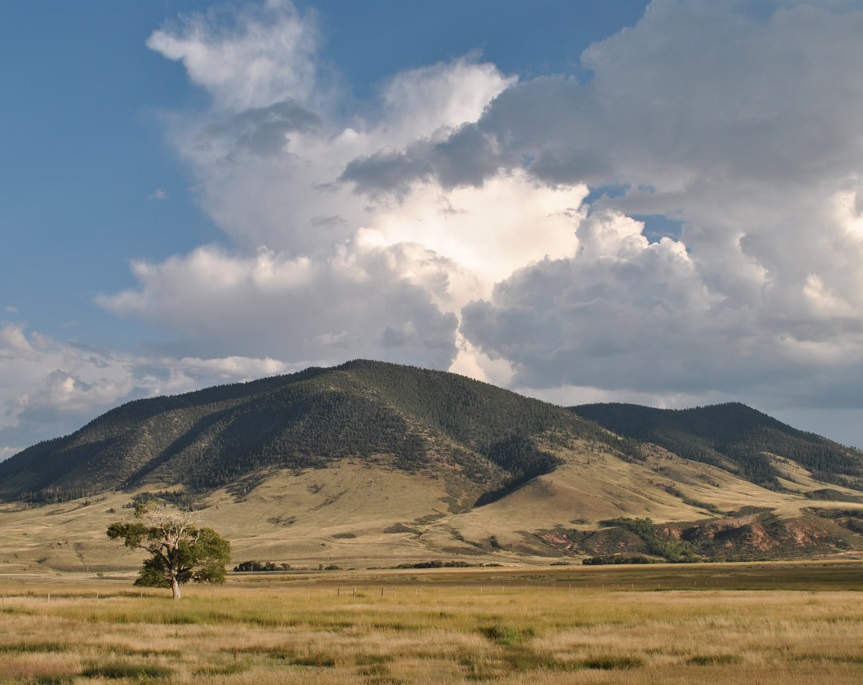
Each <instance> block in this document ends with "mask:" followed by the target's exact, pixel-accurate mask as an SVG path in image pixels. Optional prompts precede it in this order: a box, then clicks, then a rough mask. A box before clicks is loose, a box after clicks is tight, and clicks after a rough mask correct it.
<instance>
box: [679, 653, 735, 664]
mask: <svg viewBox="0 0 863 685" xmlns="http://www.w3.org/2000/svg"><path fill="white" fill-rule="evenodd" d="M741 661H743V659H741V658H740V657H739V656H738V655H736V654H698V655H696V656H691V657H689V658H688V659H687V660H686V663H687V664H691V665H692V666H728V665H730V664H739V663H740V662H741Z"/></svg>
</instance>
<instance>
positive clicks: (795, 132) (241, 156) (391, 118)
mask: <svg viewBox="0 0 863 685" xmlns="http://www.w3.org/2000/svg"><path fill="white" fill-rule="evenodd" d="M861 32H863V10H861V9H860V7H859V3H856V2H851V1H848V2H844V1H842V0H836V2H831V3H824V2H807V1H804V0H789V1H785V0H775V2H771V1H769V0H768V2H758V3H752V2H746V1H743V0H693V1H692V2H686V3H681V2H678V1H677V0H653V2H651V3H650V5H649V7H648V8H647V11H646V12H645V15H644V17H643V18H642V19H641V20H640V21H639V22H638V23H637V24H636V25H635V26H633V27H631V28H629V29H627V30H625V31H622V32H620V33H618V34H616V35H614V36H611V37H609V38H608V39H606V40H603V41H600V42H598V43H595V44H594V45H593V46H591V47H590V48H589V49H588V50H587V51H586V52H585V53H584V55H583V56H582V64H581V69H580V70H579V73H578V74H577V75H575V74H561V75H550V76H544V77H540V78H533V79H530V80H519V79H518V78H515V77H512V76H509V75H505V74H502V73H501V72H500V71H499V70H498V69H497V68H496V67H495V66H494V65H491V64H488V63H484V62H482V60H481V58H480V57H479V56H477V55H468V56H465V57H464V58H462V59H458V60H455V61H453V62H449V63H442V64H435V65H430V66H428V67H424V68H421V69H414V70H411V71H408V72H404V73H399V74H395V75H394V76H393V77H392V78H391V79H390V80H389V81H388V82H386V83H384V84H382V86H381V87H380V89H379V91H378V93H377V99H376V100H375V101H374V102H371V103H363V107H362V108H360V111H361V113H357V114H353V115H351V114H346V112H347V111H349V109H350V108H349V107H348V106H346V104H345V103H349V102H351V103H352V101H350V99H349V98H348V96H347V95H346V94H344V93H341V92H340V91H339V89H338V78H335V77H333V75H332V74H323V71H322V67H321V60H320V58H319V56H318V51H319V50H320V46H321V37H320V32H319V31H318V28H317V26H316V24H315V22H314V20H313V19H312V18H310V17H309V16H304V15H302V14H301V13H300V12H298V11H297V10H296V9H295V8H294V7H293V6H292V5H291V4H290V3H288V2H286V1H275V0H270V1H268V2H264V3H263V4H261V5H254V6H249V5H244V6H243V7H242V8H241V9H240V10H239V11H238V12H237V13H236V14H234V15H227V14H218V13H212V12H211V13H208V14H201V15H195V16H192V17H190V18H187V19H186V20H184V22H181V23H178V24H173V25H166V26H165V27H163V28H162V29H160V30H159V31H157V32H156V33H154V34H153V36H152V37H151V38H150V40H149V42H148V45H149V46H150V47H151V48H152V49H153V50H155V51H157V52H159V53H160V54H162V55H164V56H165V57H166V58H168V59H172V60H176V61H178V62H181V63H182V64H183V65H184V67H185V68H186V71H187V73H188V76H189V79H190V81H191V82H192V83H194V84H196V85H197V86H199V87H201V88H203V89H204V90H205V91H206V92H207V93H209V95H210V96H211V106H210V107H209V108H207V109H206V110H204V111H194V112H182V113H175V114H174V115H173V116H171V117H168V118H167V119H166V120H167V121H168V123H169V137H170V140H171V142H172V144H173V145H174V146H175V149H176V151H177V153H178V155H179V156H180V157H181V158H182V159H183V160H184V162H185V163H186V164H187V166H188V169H189V172H190V174H191V175H192V176H193V179H194V182H195V187H196V188H197V189H198V190H197V192H198V200H199V202H200V205H201V207H202V208H203V209H204V210H205V211H206V212H207V214H208V215H209V216H210V217H211V218H212V219H213V221H214V222H215V223H216V225H218V226H219V227H220V228H221V229H222V230H223V231H224V233H225V235H226V237H227V239H228V243H227V247H223V248H216V247H212V246H205V247H201V248H199V249H197V250H194V251H192V252H190V253H189V254H186V255H177V256H174V257H172V258H170V259H168V260H165V261H163V262H162V263H148V262H135V263H134V265H133V271H134V275H135V277H136V279H137V281H138V285H137V287H136V288H134V289H132V290H129V291H126V292H122V293H115V294H112V295H106V296H103V297H102V298H100V302H101V303H102V304H103V306H105V307H106V308H108V309H109V310H111V311H113V312H116V313H118V314H120V315H124V316H134V317H136V318H139V319H141V320H143V321H146V322H149V323H150V324H152V325H154V326H157V327H159V328H161V329H163V330H165V331H168V332H169V333H173V334H174V335H175V336H176V337H177V339H178V344H179V345H180V347H181V348H183V349H186V350H187V351H188V352H189V354H190V355H196V356H200V357H203V358H210V357H212V358H217V359H225V358H230V357H231V356H233V355H240V356H242V357H244V358H245V357H248V358H251V359H276V360H287V361H290V362H294V361H295V360H307V359H316V360H323V361H333V362H335V361H341V360H343V359H345V358H348V357H359V356H370V357H376V358H384V359H391V360H395V361H405V362H410V363H415V364H422V365H426V366H434V367H437V368H447V367H450V368H453V369H456V370H460V371H463V372H467V373H471V374H472V375H477V376H480V377H483V378H487V379H492V380H497V381H498V382H507V383H509V384H511V385H512V386H513V387H519V388H525V389H529V390H530V391H531V392H532V393H534V394H542V393H546V394H547V396H548V397H549V398H552V397H553V398H554V399H557V400H558V401H561V402H564V403H568V402H566V400H565V398H566V397H570V398H572V401H580V400H582V399H585V398H587V399H590V398H604V399H614V398H621V399H632V398H641V399H646V398H650V397H652V398H654V402H653V403H656V404H665V405H666V406H668V405H674V404H675V403H678V402H691V401H697V400H698V399H699V398H700V399H701V400H704V401H709V400H715V399H723V398H725V399H743V400H748V401H751V402H754V403H756V404H758V405H759V406H760V407H763V408H765V409H781V408H783V407H786V408H790V407H801V406H813V405H819V406H824V405H825V404H827V403H833V404H836V405H839V406H845V407H849V408H860V406H861V402H863V397H861V391H860V390H859V388H860V387H863V385H861V384H860V382H859V381H860V380H863V379H861V371H863V358H861V354H863V353H861V352H860V350H861V349H863V345H861V343H863V339H862V338H861V335H863V266H861V265H863V177H861V172H860V170H861V169H863V135H861V133H863V131H861V126H863V124H861V122H863V87H861V85H860V79H859V76H858V75H859V74H860V73H861V71H863V47H861V45H863V44H861V41H860V40H859V36H860V35H861ZM352 104H355V103H352ZM637 217H642V219H641V220H639V219H638V218H637ZM644 217H648V218H644ZM649 217H664V218H666V219H671V220H673V221H674V222H676V224H679V225H680V231H679V232H677V231H675V232H674V235H673V236H665V237H660V236H659V235H657V232H656V231H654V230H651V227H650V225H649V223H650V221H651V219H650V218H649ZM645 222H648V225H647V226H645ZM660 234H661V232H660ZM8 336H9V339H10V341H11V342H8V343H7V348H8V349H11V348H12V346H13V345H18V348H16V349H19V352H21V351H22V350H26V349H27V348H26V346H22V343H21V340H20V337H18V338H16V337H15V332H14V331H12V332H10V333H8ZM16 340H17V341H18V342H17V343H16V342H15V341H16ZM25 342H26V340H25ZM30 346H31V347H32V344H31V345H30ZM183 346H185V347H183ZM21 353H23V352H21ZM187 367H188V365H185V366H184V368H187ZM184 373H185V372H184ZM81 387H83V386H81ZM569 403H571V402H569ZM789 411H790V409H789Z"/></svg>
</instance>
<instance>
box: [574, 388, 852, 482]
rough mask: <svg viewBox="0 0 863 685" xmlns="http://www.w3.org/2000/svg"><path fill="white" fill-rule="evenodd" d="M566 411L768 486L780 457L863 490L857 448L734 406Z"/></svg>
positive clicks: (824, 478)
mask: <svg viewBox="0 0 863 685" xmlns="http://www.w3.org/2000/svg"><path fill="white" fill-rule="evenodd" d="M570 411H572V412H573V413H575V414H577V415H578V416H581V417H583V418H586V419H590V420H591V421H595V422H596V423H598V424H600V425H601V426H604V427H605V428H607V429H608V430H610V431H612V432H614V433H617V434H618V435H622V436H625V437H627V438H631V439H633V440H636V441H639V442H647V443H653V444H656V445H659V446H661V447H663V448H665V449H667V450H668V451H670V452H673V453H675V454H677V455H679V456H681V457H684V458H686V459H691V460H693V461H698V462H702V463H705V464H711V465H713V466H718V467H719V468H722V469H725V470H727V471H730V472H732V473H736V474H738V475H740V476H742V477H744V478H746V479H747V480H750V481H752V482H753V483H757V484H759V485H763V486H765V487H768V488H774V489H775V488H780V487H782V485H781V483H780V479H781V478H782V472H781V468H780V467H779V465H778V462H777V460H776V459H775V457H782V458H785V459H787V460H790V461H793V462H795V463H797V464H799V465H800V466H802V467H804V468H805V469H807V470H809V471H810V472H811V473H812V475H813V477H814V478H816V479H818V480H821V481H824V482H827V483H835V484H842V485H846V486H849V487H853V488H855V489H863V453H861V452H860V450H857V449H853V448H848V447H843V446H842V445H839V444H837V443H835V442H832V441H831V440H828V439H826V438H823V437H821V436H819V435H815V434H813V433H805V432H803V431H799V430H797V429H795V428H792V427H791V426H787V425H785V424H784V423H781V422H779V421H777V420H776V419H773V418H771V417H770V416H767V415H766V414H762V413H761V412H759V411H756V410H755V409H752V408H750V407H747V406H745V405H743V404H739V403H736V402H733V403H728V404H720V405H715V406H710V407H698V408H694V409H652V408H650V407H641V406H638V405H634V404H614V403H609V404H588V405H582V406H579V407H571V408H570Z"/></svg>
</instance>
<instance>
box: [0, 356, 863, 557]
mask: <svg viewBox="0 0 863 685" xmlns="http://www.w3.org/2000/svg"><path fill="white" fill-rule="evenodd" d="M861 474H863V453H861V452H860V451H858V450H853V449H850V448H845V447H842V446H841V445H837V444H836V443H833V442H831V441H829V440H826V439H825V438H821V437H819V436H815V435H812V434H809V433H803V432H801V431H797V430H795V429H793V428H791V427H789V426H786V425H784V424H782V423H780V422H778V421H776V420H774V419H772V418H770V417H769V416H766V415H764V414H762V413H760V412H757V411H755V410H753V409H750V408H748V407H745V406H744V405H740V404H728V405H719V406H715V407H703V408H697V409H690V410H680V411H669V410H658V409H650V408H647V407H638V406H635V405H621V404H611V405H588V406H583V407H574V408H570V409H565V408H562V407H557V406H554V405H551V404H548V403H544V402H540V401H538V400H534V399H528V398H525V397H522V396H520V395H517V394H515V393H512V392H509V391H507V390H502V389H500V388H497V387H494V386H492V385H489V384H486V383H480V382H478V381H474V380H470V379H468V378H465V377H462V376H458V375H455V374H451V373H445V372H437V371H429V370H425V369H419V368H414V367H408V366H399V365H395V364H386V363H380V362H369V361H353V362H349V363H347V364H343V365H342V366H338V367H335V368H330V369H321V368H311V369H307V370H306V371H303V372H300V373H296V374H292V375H287V376H279V377H272V378H265V379H261V380H257V381H252V382H249V383H243V384H234V385H225V386H219V387H214V388H208V389H205V390H200V391H197V392H192V393H187V394H184V395H178V396H174V397H157V398H152V399H146V400H138V401H135V402H130V403H128V404H126V405H123V406H121V407H118V408H116V409H114V410H112V411H109V412H107V413H106V414H104V415H102V416H100V417H98V418H97V419H95V420H94V421H92V422H91V423H89V424H87V425H86V426H84V427H83V428H81V429H80V430H78V431H76V432H75V433H72V434H71V435H68V436H65V437H62V438H57V439H55V440H50V441H47V442H43V443H40V444H38V445H34V446H33V447H31V448H29V449H26V450H24V451H23V452H20V453H19V454H17V455H15V456H14V457H12V458H11V459H8V460H7V461H5V462H2V463H0V525H2V527H3V531H4V535H3V536H0V563H2V564H4V566H2V568H3V569H4V571H5V572H18V571H21V572H24V571H27V572H30V571H37V570H50V571H52V572H53V571H58V570H60V571H62V570H75V569H81V568H90V569H102V570H105V571H107V570H111V569H120V568H129V567H130V566H134V565H135V560H133V559H130V558H129V557H126V556H123V553H122V550H121V549H118V548H116V546H114V545H112V544H111V542H110V541H109V540H107V538H106V537H105V529H106V527H107V525H108V524H109V523H111V522H113V521H116V520H118V519H120V518H128V517H129V516H130V514H131V512H130V507H131V506H132V505H133V503H134V502H136V501H140V500H141V499H142V498H147V497H151V496H154V495H156V496H159V497H162V498H163V499H167V500H168V501H172V502H175V503H179V504H182V505H184V506H191V507H193V508H195V509H196V510H197V515H198V516H199V518H200V520H201V523H202V524H206V525H208V526H211V527H213V528H215V529H216V530H218V531H220V532H221V533H222V534H224V535H225V536H226V537H227V538H228V539H230V540H231V543H232V547H233V549H234V552H235V561H236V562H237V563H240V562H242V561H245V560H251V559H256V560H258V561H260V562H274V563H289V564H291V565H294V566H303V567H306V568H308V567H312V568H314V567H317V566H319V565H320V566H324V565H333V564H334V562H335V563H336V564H337V565H338V564H342V565H348V566H351V567H372V566H375V567H377V566H381V565H384V566H386V565H396V564H400V563H408V564H411V563H427V562H429V561H430V560H439V561H440V560H447V559H449V560H453V559H457V560H461V561H467V562H470V563H504V564H523V563H526V562H538V563H543V561H544V563H548V560H549V558H554V559H558V560H570V559H573V560H580V559H582V558H584V557H588V558H590V559H591V560H593V561H599V562H607V563H619V562H621V561H633V560H635V561H640V562H643V561H651V560H653V561H655V560H668V561H692V560H699V559H764V558H777V557H785V558H800V557H810V558H811V557H819V558H823V557H831V556H837V555H838V556H848V555H863V535H861V533H863V475H861ZM34 505H36V506H34Z"/></svg>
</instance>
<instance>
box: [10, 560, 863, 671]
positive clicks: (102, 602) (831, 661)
mask: <svg viewBox="0 0 863 685" xmlns="http://www.w3.org/2000/svg"><path fill="white" fill-rule="evenodd" d="M861 590H863V565H861V564H857V563H834V564H805V563H797V564H762V565H757V564H749V565H742V564H741V565H737V564H733V565H725V564H721V565H720V564H711V565H688V566H685V567H681V566H670V565H663V566H650V567H642V568H634V567H630V568H582V567H575V566H573V567H555V568H534V569H524V568H522V569H441V570H433V571H401V572H396V571H364V572H352V573H346V572H345V573H340V572H332V573H314V574H284V575H279V574H254V575H236V576H232V577H231V578H230V579H229V582H228V583H227V584H226V585H225V586H221V587H211V586H191V587H188V589H187V590H186V593H185V596H184V598H183V599H182V600H181V601H179V602H172V601H171V600H170V599H169V594H168V593H167V592H166V591H163V590H155V589H146V590H144V591H143V592H141V591H139V590H138V589H137V588H133V587H132V586H131V576H128V577H125V576H116V577H101V578H99V577H95V576H93V575H92V574H87V575H85V574H80V575H75V574H69V575H58V574H51V575H47V574H46V575H40V576H32V575H20V576H15V575H6V576H0V593H2V598H0V682H2V683H43V684H47V683H75V684H84V683H86V684H88V685H91V684H92V685H95V684H96V683H141V682H148V683H212V684H225V685H229V684H230V685H239V684H247V683H248V684H252V683H255V684H259V683H260V684H267V683H286V682H288V683H290V682H302V683H304V684H313V683H337V684H338V685H352V684H354V683H356V684H360V683H363V684H369V685H372V684H376V685H384V684H388V683H468V682H489V683H495V682H507V683H537V684H541V683H623V684H632V685H635V684H642V683H644V684H647V683H651V684H653V683H656V684H659V683H663V684H667V683H753V684H754V683H758V684H762V685H770V684H773V683H777V684H779V683H781V684H782V685H789V684H791V683H794V684H796V683H813V684H815V683H829V684H830V685H841V684H843V683H849V684H850V683H859V682H863V593H861Z"/></svg>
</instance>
